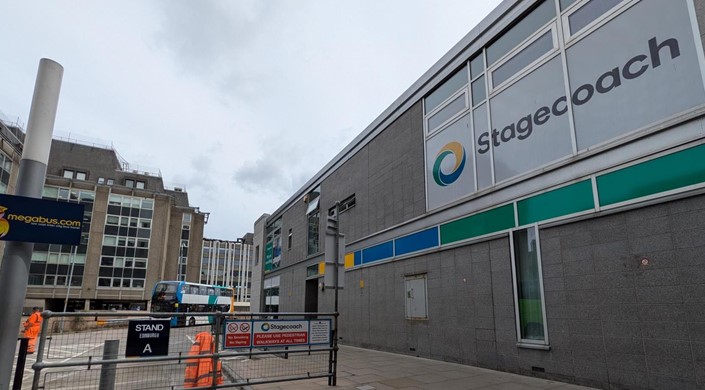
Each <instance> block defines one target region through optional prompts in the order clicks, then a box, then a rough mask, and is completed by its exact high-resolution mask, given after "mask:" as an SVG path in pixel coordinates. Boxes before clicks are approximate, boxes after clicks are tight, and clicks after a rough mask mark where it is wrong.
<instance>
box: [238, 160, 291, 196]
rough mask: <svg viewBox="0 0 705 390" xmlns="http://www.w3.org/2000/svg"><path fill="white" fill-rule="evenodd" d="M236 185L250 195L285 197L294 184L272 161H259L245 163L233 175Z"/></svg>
mask: <svg viewBox="0 0 705 390" xmlns="http://www.w3.org/2000/svg"><path fill="white" fill-rule="evenodd" d="M233 181H234V182H235V185H237V186H240V187H241V188H242V189H243V190H245V191H247V192H250V193H255V194H256V193H273V194H279V195H284V194H288V193H290V192H291V187H292V182H291V180H287V178H286V175H285V174H284V171H283V170H282V169H281V168H280V167H279V165H277V164H276V163H275V162H274V161H272V160H271V159H259V160H256V161H251V162H247V163H245V164H244V165H243V166H242V167H241V168H239V169H237V170H236V171H235V173H234V174H233Z"/></svg>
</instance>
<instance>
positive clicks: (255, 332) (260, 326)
mask: <svg viewBox="0 0 705 390" xmlns="http://www.w3.org/2000/svg"><path fill="white" fill-rule="evenodd" d="M223 334H224V338H225V340H224V343H223V347H224V348H226V349H229V348H250V347H290V346H297V345H317V344H330V340H331V336H330V335H331V321H330V320H329V319H324V320H250V321H225V331H224V332H223Z"/></svg>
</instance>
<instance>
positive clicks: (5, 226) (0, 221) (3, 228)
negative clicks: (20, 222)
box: [0, 206, 10, 238]
mask: <svg viewBox="0 0 705 390" xmlns="http://www.w3.org/2000/svg"><path fill="white" fill-rule="evenodd" d="M5 211H7V207H5V206H0V238H2V237H5V236H6V235H7V233H9V232H10V223H9V222H7V219H5Z"/></svg>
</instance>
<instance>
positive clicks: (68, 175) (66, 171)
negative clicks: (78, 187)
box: [64, 169, 73, 179]
mask: <svg viewBox="0 0 705 390" xmlns="http://www.w3.org/2000/svg"><path fill="white" fill-rule="evenodd" d="M64 178H66V179H73V171H72V170H70V169H64Z"/></svg>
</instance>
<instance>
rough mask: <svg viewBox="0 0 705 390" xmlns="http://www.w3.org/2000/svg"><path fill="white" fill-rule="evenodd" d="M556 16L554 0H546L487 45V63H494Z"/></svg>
mask: <svg viewBox="0 0 705 390" xmlns="http://www.w3.org/2000/svg"><path fill="white" fill-rule="evenodd" d="M555 16H556V5H555V3H554V2H553V1H544V2H543V3H542V4H541V5H539V6H538V7H537V8H536V9H534V10H533V11H531V12H530V13H529V14H528V15H526V16H525V17H524V18H523V19H522V20H521V21H520V22H519V23H517V24H515V25H514V26H512V27H511V28H510V29H509V30H507V32H505V33H504V34H503V35H502V36H501V37H500V38H499V39H497V40H496V41H494V42H493V43H492V44H491V45H489V46H488V47H487V64H488V66H490V65H492V64H494V63H495V62H497V60H499V59H500V58H502V57H504V55H505V54H507V53H509V52H510V51H512V49H514V48H515V47H517V46H518V45H519V44H520V43H521V42H523V41H524V40H525V39H526V38H528V37H530V36H531V35H532V34H533V33H535V32H536V31H537V30H539V29H540V28H541V27H542V26H544V25H546V24H547V23H548V22H549V21H550V20H551V19H552V18H554V17H555Z"/></svg>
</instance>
